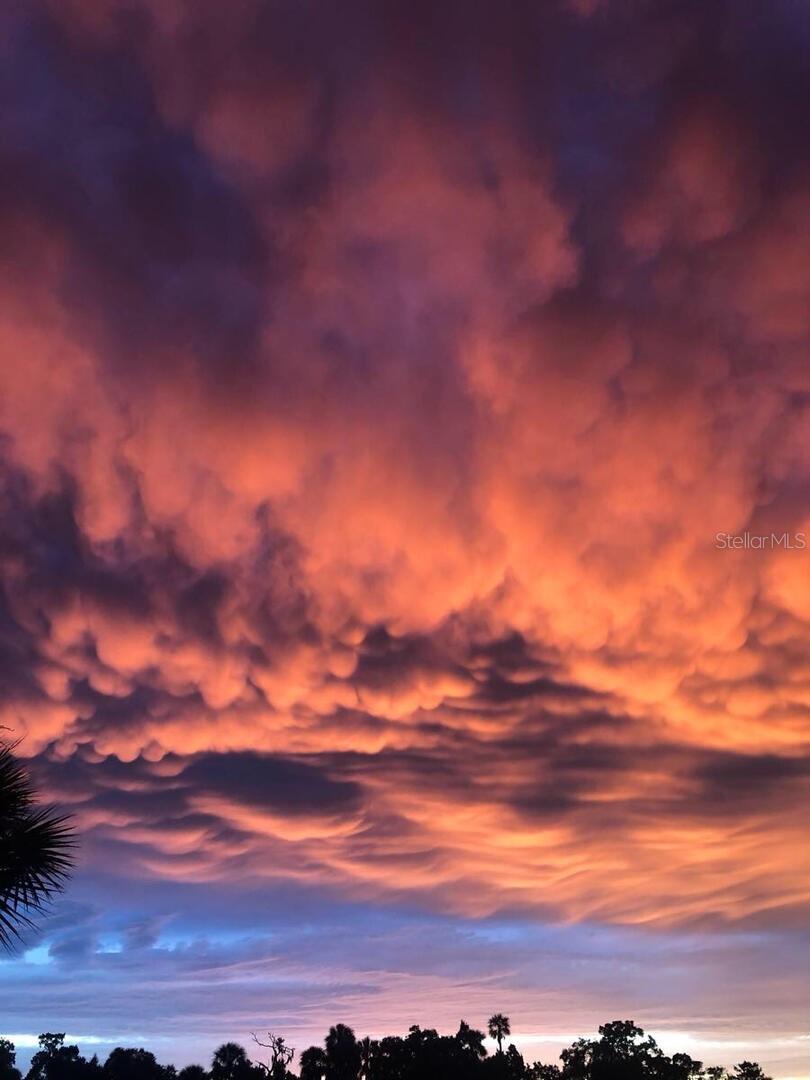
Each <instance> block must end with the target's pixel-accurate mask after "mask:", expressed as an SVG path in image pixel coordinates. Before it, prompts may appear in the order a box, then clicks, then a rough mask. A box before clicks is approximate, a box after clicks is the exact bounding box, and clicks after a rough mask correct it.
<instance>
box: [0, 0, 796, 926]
mask: <svg viewBox="0 0 810 1080" xmlns="http://www.w3.org/2000/svg"><path fill="white" fill-rule="evenodd" d="M0 37H2V41H3V44H2V46H1V47H2V51H3V63H2V66H0V70H1V71H2V74H0V80H2V94H1V95H0V97H2V100H3V103H4V104H3V106H2V109H1V110H0V147H1V148H0V158H1V159H2V171H1V173H0V175H2V177H3V179H2V181H0V216H1V217H2V232H1V233H0V235H1V236H2V241H1V248H2V250H1V251H0V254H1V255H2V258H1V260H0V357H2V360H1V361H0V570H1V572H2V593H0V685H1V686H2V696H1V697H0V722H1V723H3V724H5V725H7V726H8V727H10V728H12V729H13V730H14V732H15V735H19V736H24V741H23V743H22V750H23V752H24V753H26V754H27V755H30V756H31V758H32V764H33V767H34V768H35V769H36V770H37V772H38V775H39V776H40V778H41V781H42V783H43V784H45V785H46V786H47V789H48V791H49V793H50V794H51V795H52V797H53V798H54V799H58V800H60V801H61V802H64V803H67V804H69V805H70V806H71V808H72V809H73V810H74V811H75V813H76V816H77V821H78V823H79V825H80V827H81V830H82V835H83V850H84V859H85V863H86V866H87V868H88V870H89V872H91V873H92V872H93V871H94V870H95V869H96V868H98V867H101V866H103V867H104V868H105V872H110V871H112V872H114V873H115V874H118V875H121V876H123V877H125V878H135V879H137V880H143V881H146V880H149V881H152V880H154V881H169V882H176V883H186V882H188V883H192V882H196V883H200V882H203V883H207V884H208V885H209V886H211V887H213V885H214V884H215V883H222V882H227V881H231V882H232V881H234V880H238V881H240V882H243V883H244V886H245V887H246V888H248V887H249V888H266V889H268V890H272V889H276V888H287V887H300V888H316V889H320V890H325V891H326V892H327V893H328V895H330V896H333V897H336V898H341V899H342V900H344V901H347V902H362V903H365V904H371V905H396V904H408V905H415V906H417V907H418V908H420V909H422V910H424V911H430V912H433V913H436V914H441V915H447V916H463V917H468V918H482V917H488V916H492V915H495V914H500V915H504V914H506V913H509V914H511V915H515V916H518V915H519V916H520V918H522V919H529V920H531V919H541V920H543V919H552V920H561V921H563V922H566V921H573V922H578V921H583V920H585V921H591V922H598V923H601V924H615V925H628V924H641V925H644V926H655V927H656V928H657V929H660V930H665V929H667V928H673V927H677V928H680V929H681V930H684V929H685V928H692V929H695V928H700V929H713V930H717V929H719V928H723V927H725V928H735V929H737V930H740V929H743V928H745V929H749V930H751V929H758V930H775V929H780V930H785V931H790V930H796V929H801V928H806V927H807V919H808V912H809V911H810V864H808V858H807V845H806V843H804V842H803V837H806V834H807V828H808V826H809V825H810V809H808V808H809V807H810V800H809V799H808V794H810V753H808V744H809V740H808V733H809V732H810V724H809V723H808V707H809V706H810V667H808V662H807V653H808V646H810V585H809V584H808V583H810V574H809V573H808V567H809V566H810V562H808V559H810V551H806V550H803V549H799V550H797V549H796V547H795V545H796V544H800V543H801V540H800V538H801V536H804V535H807V536H808V537H810V466H809V465H808V461H810V458H808V448H809V446H810V442H809V440H810V426H808V401H809V400H810V397H809V396H808V394H809V393H810V376H808V369H807V365H806V351H807V344H808V336H809V335H808V331H809V330H810V326H809V325H808V313H810V295H808V293H810V257H809V256H808V251H810V247H808V244H807V242H806V236H807V230H808V226H809V225H810V161H808V152H807V140H806V132H805V124H806V117H805V115H804V111H805V110H804V108H803V103H804V102H805V101H806V100H807V97H808V92H810V86H808V74H807V72H808V68H807V64H806V50H807V48H808V45H809V44H810V28H809V27H808V20H807V13H806V11H805V10H804V9H803V7H802V5H801V4H799V3H796V2H793V0H774V2H773V3H771V4H769V5H768V6H767V10H766V9H765V8H764V7H762V6H761V5H759V4H754V3H748V2H744V3H741V4H735V5H734V6H733V10H732V7H731V5H727V4H723V3H720V2H714V0H712V2H709V3H706V2H705V0H701V2H698V0H694V2H690V0H682V2H678V3H672V4H664V5H661V4H657V3H652V2H645V0H632V2H627V3H625V2H620V0H615V2H604V3H602V4H598V3H597V4H593V3H590V4H582V3H577V4H574V3H571V4H569V5H566V4H563V3H559V4H555V3H549V4H541V5H538V4H529V3H523V2H517V3H513V4H509V5H506V6H505V7H504V5H496V4H489V3H480V4H470V3H468V2H464V3H461V2H456V0H451V2H448V3H444V4H441V5H433V4H429V3H421V2H419V3H415V4H414V3H413V2H411V3H408V4H404V3H399V2H398V0H395V2H392V3H386V4H377V3H364V2H354V3H350V4H341V5H320V4H314V3H312V4H309V3H307V4H289V3H267V2H264V3H259V2H258V0H238V2H235V3H232V4H229V5H227V6H225V7H223V6H222V5H219V4H212V3H207V2H204V3H197V4H194V5H189V4H185V3H183V2H180V0H178V2H172V3H165V2H160V3H157V2H151V0H137V2H133V3H131V4H126V5H120V4H117V3H113V2H108V0H93V2H90V0H71V2H69V3H60V4H56V3H50V2H47V0H41V2H39V3H36V4H33V5H26V6H25V7H24V8H23V7H13V8H10V9H9V10H8V11H7V12H5V13H4V14H3V16H2V35H0ZM721 533H722V534H732V535H739V536H744V535H746V534H747V535H748V536H749V537H751V536H753V537H754V538H757V537H760V536H767V537H769V538H770V537H771V536H776V537H786V538H787V541H788V542H789V543H790V544H792V545H794V546H793V547H790V546H787V544H786V543H785V541H784V540H782V541H780V542H778V543H777V542H772V541H771V540H768V542H767V546H762V545H761V544H759V545H757V542H756V539H755V541H754V544H753V545H752V544H750V543H749V542H748V541H746V542H745V546H743V547H737V548H728V547H720V546H718V542H717V540H716V536H717V534H721Z"/></svg>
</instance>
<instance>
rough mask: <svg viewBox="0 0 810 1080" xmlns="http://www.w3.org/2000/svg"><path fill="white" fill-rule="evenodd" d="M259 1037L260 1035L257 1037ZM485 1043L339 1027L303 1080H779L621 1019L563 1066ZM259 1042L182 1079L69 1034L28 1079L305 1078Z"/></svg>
mask: <svg viewBox="0 0 810 1080" xmlns="http://www.w3.org/2000/svg"><path fill="white" fill-rule="evenodd" d="M508 1027H509V1020H508V1018H507V1017H505V1016H501V1015H500V1014H498V1015H497V1016H494V1017H492V1018H491V1020H490V1022H489V1030H490V1032H491V1034H492V1037H493V1038H497V1034H496V1032H498V1031H500V1033H501V1037H502V1039H503V1038H505V1037H506V1036H507V1034H508V1030H505V1028H506V1029H508ZM254 1037H255V1036H254ZM483 1038H484V1036H483V1035H482V1034H481V1032H480V1031H476V1030H475V1029H474V1028H471V1027H470V1026H469V1024H467V1023H465V1022H464V1021H462V1022H461V1023H460V1024H459V1028H458V1031H457V1033H456V1034H455V1035H440V1034H439V1032H438V1031H436V1030H435V1029H434V1028H422V1027H419V1026H417V1025H413V1026H412V1027H411V1028H409V1029H408V1033H407V1034H406V1035H405V1036H400V1035H387V1036H385V1037H384V1038H382V1039H379V1040H377V1039H369V1038H365V1039H362V1040H360V1041H358V1040H357V1039H356V1038H355V1034H354V1032H353V1031H352V1029H351V1028H350V1027H347V1026H346V1025H345V1024H336V1025H335V1026H334V1027H332V1028H330V1029H329V1034H328V1035H327V1036H326V1039H325V1040H324V1046H323V1047H319V1046H311V1047H309V1049H307V1050H305V1051H304V1052H303V1054H301V1059H300V1063H299V1067H300V1080H771V1078H770V1077H768V1076H766V1075H765V1073H764V1072H763V1071H762V1069H761V1067H760V1066H759V1065H757V1064H755V1063H754V1062H750V1061H743V1062H740V1064H739V1065H737V1066H735V1067H734V1069H732V1070H731V1071H727V1070H726V1069H723V1068H717V1067H715V1066H710V1067H708V1068H705V1067H704V1066H703V1065H702V1063H701V1062H699V1061H696V1060H695V1059H694V1058H691V1057H690V1056H689V1055H688V1054H683V1053H675V1054H673V1055H672V1056H671V1057H669V1056H667V1055H666V1054H664V1053H663V1052H662V1051H661V1049H660V1048H659V1047H658V1045H657V1044H656V1042H655V1040H654V1039H652V1038H650V1037H649V1036H647V1035H645V1033H644V1031H642V1029H641V1028H640V1027H637V1025H636V1024H634V1023H633V1021H632V1020H614V1021H612V1022H611V1023H609V1024H603V1025H602V1027H600V1028H599V1037H598V1038H597V1039H577V1041H576V1042H575V1043H574V1044H573V1045H572V1046H570V1047H568V1048H567V1049H565V1050H563V1051H562V1053H561V1055H560V1060H561V1062H562V1066H561V1067H560V1066H558V1065H547V1064H541V1063H540V1062H536V1063H535V1064H533V1065H530V1064H527V1063H526V1062H525V1061H524V1059H523V1056H522V1055H521V1054H520V1052H519V1051H518V1050H517V1048H516V1047H515V1046H514V1045H512V1044H510V1045H509V1046H508V1047H507V1048H506V1049H505V1050H504V1048H503V1045H502V1044H501V1045H500V1046H499V1048H498V1052H497V1053H496V1054H493V1055H492V1056H489V1055H488V1054H487V1052H486V1049H485V1048H484V1046H483ZM256 1041H257V1042H258V1044H259V1045H260V1046H264V1047H266V1048H267V1049H269V1050H270V1061H269V1063H267V1064H262V1065H255V1064H254V1063H253V1062H252V1061H251V1060H250V1059H249V1058H248V1056H247V1052H246V1051H245V1049H244V1047H242V1046H240V1045H239V1044H238V1043H234V1042H229V1043H223V1045H222V1046H220V1047H219V1048H218V1049H217V1050H216V1052H215V1053H214V1057H213V1062H212V1065H211V1070H210V1072H206V1070H205V1069H204V1068H203V1067H202V1066H201V1065H187V1066H186V1067H185V1068H184V1069H182V1070H180V1072H179V1073H178V1072H177V1071H176V1070H175V1068H174V1066H173V1065H160V1064H159V1063H158V1062H157V1061H156V1060H155V1057H154V1055H153V1054H152V1053H150V1052H149V1051H148V1050H144V1049H142V1048H129V1047H117V1048H116V1049H115V1050H113V1051H111V1053H110V1055H109V1057H108V1058H107V1060H106V1062H105V1063H104V1065H103V1066H101V1065H99V1063H98V1061H97V1060H96V1058H95V1057H93V1058H92V1059H91V1060H90V1061H86V1060H85V1059H84V1058H83V1057H82V1056H81V1054H80V1053H79V1048H78V1047H77V1046H69V1045H66V1044H65V1036H64V1035H63V1034H61V1033H52V1032H46V1033H45V1034H44V1035H40V1037H39V1050H38V1051H37V1053H36V1054H34V1057H33V1060H32V1062H31V1069H30V1071H29V1073H28V1075H27V1077H26V1080H296V1077H295V1074H294V1073H293V1072H291V1071H290V1069H289V1066H290V1065H291V1064H292V1060H293V1051H292V1048H291V1047H289V1046H288V1045H287V1042H286V1040H285V1039H284V1038H283V1036H280V1035H274V1034H273V1033H272V1032H268V1034H267V1038H266V1039H258V1038H256ZM0 1080H21V1077H20V1073H19V1071H18V1070H17V1068H16V1063H15V1051H14V1046H13V1045H12V1043H11V1042H9V1041H8V1040H6V1039H0Z"/></svg>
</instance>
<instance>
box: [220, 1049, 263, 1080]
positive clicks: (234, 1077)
mask: <svg viewBox="0 0 810 1080" xmlns="http://www.w3.org/2000/svg"><path fill="white" fill-rule="evenodd" d="M261 1075H262V1073H261V1070H260V1069H257V1068H256V1066H255V1065H254V1064H253V1062H252V1061H251V1060H250V1058H249V1057H248V1056H247V1051H246V1050H245V1048H244V1046H240V1045H239V1043H235V1042H227V1043H223V1044H222V1046H220V1047H218V1048H217V1049H216V1050H215V1051H214V1057H213V1059H212V1061H211V1080H256V1078H257V1077H259V1076H261Z"/></svg>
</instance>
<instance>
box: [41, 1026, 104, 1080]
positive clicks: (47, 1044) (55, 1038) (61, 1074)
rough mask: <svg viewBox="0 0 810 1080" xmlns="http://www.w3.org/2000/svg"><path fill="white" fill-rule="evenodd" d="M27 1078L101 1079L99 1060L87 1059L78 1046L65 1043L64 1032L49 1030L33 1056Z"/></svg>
mask: <svg viewBox="0 0 810 1080" xmlns="http://www.w3.org/2000/svg"><path fill="white" fill-rule="evenodd" d="M26 1080H101V1069H100V1067H99V1064H98V1061H97V1060H96V1059H95V1058H93V1059H92V1060H91V1061H85V1059H84V1058H83V1057H82V1056H81V1054H80V1053H79V1048H78V1046H72V1045H65V1035H64V1032H61V1031H59V1032H51V1031H47V1032H45V1034H44V1035H40V1037H39V1050H38V1051H37V1052H36V1053H35V1054H34V1056H33V1057H32V1058H31V1068H30V1069H29V1070H28V1073H27V1075H26Z"/></svg>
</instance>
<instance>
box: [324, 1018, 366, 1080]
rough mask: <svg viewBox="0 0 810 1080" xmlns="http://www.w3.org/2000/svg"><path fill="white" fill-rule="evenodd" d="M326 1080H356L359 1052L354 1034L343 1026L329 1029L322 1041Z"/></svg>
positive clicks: (358, 1068)
mask: <svg viewBox="0 0 810 1080" xmlns="http://www.w3.org/2000/svg"><path fill="white" fill-rule="evenodd" d="M324 1045H325V1047H326V1064H327V1068H326V1075H327V1080H357V1074H358V1072H359V1071H360V1059H361V1056H362V1055H361V1051H360V1045H359V1043H358V1042H357V1039H356V1038H355V1034H354V1032H353V1031H352V1029H351V1028H350V1027H347V1026H346V1025H345V1024H335V1026H334V1027H331V1028H329V1034H328V1035H327V1036H326V1039H325V1040H324Z"/></svg>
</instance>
